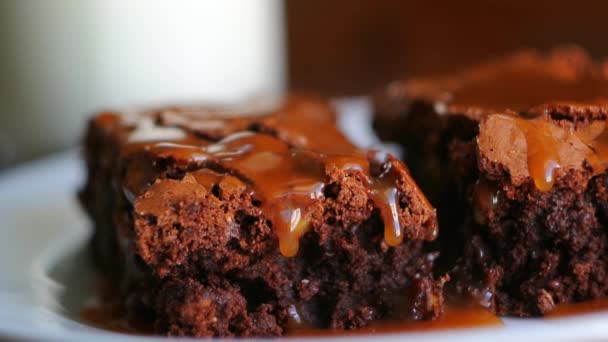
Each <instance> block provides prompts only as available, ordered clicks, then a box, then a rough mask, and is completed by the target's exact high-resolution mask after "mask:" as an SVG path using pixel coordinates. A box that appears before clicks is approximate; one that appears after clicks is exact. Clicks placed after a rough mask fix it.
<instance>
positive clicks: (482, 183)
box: [473, 177, 500, 225]
mask: <svg viewBox="0 0 608 342" xmlns="http://www.w3.org/2000/svg"><path fill="white" fill-rule="evenodd" d="M499 195H500V189H499V188H498V187H497V186H496V184H494V183H493V182H491V181H489V180H488V179H486V178H484V177H482V178H480V179H478V180H477V182H476V183H475V186H474V187H473V204H474V205H473V219H474V220H475V222H476V223H477V224H480V225H483V224H486V223H487V222H486V221H487V220H486V217H487V216H488V214H489V213H491V212H492V211H493V210H494V207H496V205H497V204H498V200H499Z"/></svg>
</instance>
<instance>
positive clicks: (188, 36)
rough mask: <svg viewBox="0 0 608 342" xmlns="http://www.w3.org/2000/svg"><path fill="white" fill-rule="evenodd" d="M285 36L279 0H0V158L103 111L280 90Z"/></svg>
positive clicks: (62, 136) (70, 135) (38, 147)
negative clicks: (96, 112)
mask: <svg viewBox="0 0 608 342" xmlns="http://www.w3.org/2000/svg"><path fill="white" fill-rule="evenodd" d="M283 37H284V33H283V11H282V2H281V1H280V0H224V1H208V0H198V1H196V0H173V1H170V0H158V1H154V0H53V1H39V0H4V1H1V3H0V43H1V46H2V48H1V51H2V53H1V54H0V103H1V106H0V166H1V165H2V164H3V163H5V164H6V163H7V162H8V161H11V160H13V161H14V160H20V159H24V158H29V157H32V156H37V155H39V154H41V153H45V152H48V151H51V150H55V149H57V148H62V147H65V146H69V145H71V144H74V143H76V142H77V141H78V139H79V138H80V136H81V134H82V129H83V127H84V125H85V123H86V119H87V118H88V117H89V116H90V115H91V114H93V113H94V112H95V111H98V110H101V109H106V108H116V107H118V108H121V107H128V106H137V105H142V104H143V105H155V104H166V103H176V102H184V101H185V102H188V101H196V102H201V101H203V102H204V101H211V102H231V101H238V100H239V99H241V98H246V97H251V96H260V95H266V94H276V93H280V92H281V91H282V90H283V89H284V84H285V81H284V80H285V71H284V70H285V67H284V42H283V41H284V39H283Z"/></svg>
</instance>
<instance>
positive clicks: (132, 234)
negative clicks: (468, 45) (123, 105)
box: [80, 96, 445, 336]
mask: <svg viewBox="0 0 608 342" xmlns="http://www.w3.org/2000/svg"><path fill="white" fill-rule="evenodd" d="M334 119H335V118H334V114H333V112H332V110H331V109H330V108H329V107H328V105H327V104H325V103H324V102H323V101H320V100H317V99H314V98H305V97H299V96H290V97H287V98H284V99H278V100H276V101H270V102H265V103H259V102H258V103H250V104H248V105H246V106H245V107H243V108H229V109H226V108H213V107H205V108H203V107H174V108H164V109H159V110H151V111H143V112H125V113H117V112H107V113H102V114H99V115H98V116H96V117H95V118H94V119H93V120H92V121H91V123H90V127H89V129H88V133H87V136H86V141H85V157H86V164H87V170H88V178H87V182H86V185H85V187H84V189H83V190H82V192H81V196H80V197H81V201H82V203H83V205H84V207H85V208H86V210H87V212H88V213H89V215H90V216H91V218H92V219H93V222H94V224H95V230H94V236H93V240H92V249H93V251H94V255H95V257H96V260H97V262H98V264H99V266H100V268H101V269H102V270H103V271H104V273H105V274H106V275H108V276H111V277H112V278H113V279H114V281H115V283H118V284H120V285H121V294H122V296H124V301H125V303H126V305H127V309H128V310H129V312H130V313H131V314H132V315H135V316H138V317H145V318H147V319H148V320H150V321H152V322H153V323H154V325H155V328H156V330H157V331H158V332H159V333H162V334H169V335H175V336H182V335H185V336H271V335H284V334H286V333H289V329H288V326H294V325H295V326H310V327H315V328H334V329H353V328H358V327H363V326H366V325H368V324H369V323H370V322H371V321H375V320H379V319H385V318H390V317H394V315H396V314H399V315H403V313H404V312H405V313H406V314H407V315H408V316H409V317H411V318H413V319H432V318H436V317H437V316H439V315H440V314H441V310H442V300H443V298H442V291H441V287H442V284H443V282H444V281H445V279H444V278H438V280H434V279H433V276H432V266H433V261H434V259H435V258H436V256H437V253H435V252H430V251H428V250H427V247H426V246H425V245H426V241H430V240H434V239H435V237H436V232H437V219H436V214H435V210H434V208H433V207H432V206H431V205H430V204H429V202H428V201H427V199H426V198H425V196H424V195H423V194H422V193H421V192H420V190H419V189H418V187H417V185H416V184H415V183H414V181H413V180H412V178H411V177H410V175H409V172H408V170H407V168H406V167H405V166H404V164H403V163H402V162H400V161H398V160H396V159H395V158H393V157H392V156H390V155H386V154H381V153H376V152H366V151H361V150H358V149H356V148H354V147H353V145H351V143H350V142H348V141H347V140H346V139H345V138H344V137H343V136H342V134H341V133H340V132H339V131H338V129H337V128H336V126H335V125H334ZM396 303H400V304H399V305H397V304H396Z"/></svg>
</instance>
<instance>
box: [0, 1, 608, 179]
mask: <svg viewBox="0 0 608 342" xmlns="http://www.w3.org/2000/svg"><path fill="white" fill-rule="evenodd" d="M607 13H608V1H601V0H594V1H590V0H578V1H567V0H554V1H525V0H470V1H451V0H409V1H398V0H230V1H222V2H199V1H196V0H186V1H179V2H173V1H163V0H132V1H127V2H125V1H122V0H82V1H70V0H56V1H43V2H41V1H37V0H4V1H0V44H1V46H2V47H3V53H2V54H0V103H2V106H3V107H2V108H3V111H2V112H1V114H0V169H1V168H3V167H7V166H10V165H15V164H16V163H19V162H22V161H26V160H30V159H34V158H38V157H41V156H43V155H45V154H48V153H51V152H54V151H58V150H62V149H66V148H69V147H70V146H75V145H77V143H78V141H79V139H80V136H81V135H82V131H83V128H84V125H85V123H86V119H87V118H88V117H89V116H90V115H91V114H92V113H93V112H95V111H98V110H100V109H103V108H106V107H113V108H116V107H118V108H123V107H124V106H125V105H131V104H142V103H143V104H145V103H156V102H164V103H166V102H180V101H182V100H183V99H185V100H187V99H190V98H196V99H201V100H204V101H209V100H210V101H217V100H226V99H227V98H232V97H234V98H238V97H239V96H240V97H243V96H246V95H247V96H248V95H251V94H254V93H256V94H257V93H264V92H276V91H291V90H298V91H307V92H314V93H320V94H322V95H325V96H331V97H335V96H356V95H364V94H367V93H368V92H370V91H372V90H374V89H377V88H378V87H381V86H383V85H384V84H386V83H387V82H389V81H391V80H393V79H396V78H400V77H404V76H410V75H420V74H436V73H442V72H446V71H450V70H455V69H460V68H462V67H464V66H466V65H469V64H472V63H475V62H478V61H481V60H484V59H487V58H491V57H494V56H499V55H501V54H505V53H508V52H510V51H512V50H514V49H517V48H522V47H533V48H539V49H549V48H550V47H552V46H555V45H559V44H563V43H574V44H578V45H581V46H582V47H584V48H586V49H587V50H588V51H589V52H590V53H591V54H592V55H593V56H595V57H597V58H601V57H603V56H606V55H608V44H607V43H606V37H608V24H606V14H607ZM232 95H234V96H232Z"/></svg>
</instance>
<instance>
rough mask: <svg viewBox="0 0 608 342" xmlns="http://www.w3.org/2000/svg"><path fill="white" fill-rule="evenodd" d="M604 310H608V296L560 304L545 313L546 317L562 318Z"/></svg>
mask: <svg viewBox="0 0 608 342" xmlns="http://www.w3.org/2000/svg"><path fill="white" fill-rule="evenodd" d="M604 310H608V297H605V298H599V299H594V300H590V301H585V302H580V303H573V304H560V305H558V306H557V307H556V308H555V309H554V310H553V311H551V312H549V313H548V314H547V315H545V318H548V319H551V318H560V317H564V316H573V315H579V314H588V313H594V312H600V311H604Z"/></svg>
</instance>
